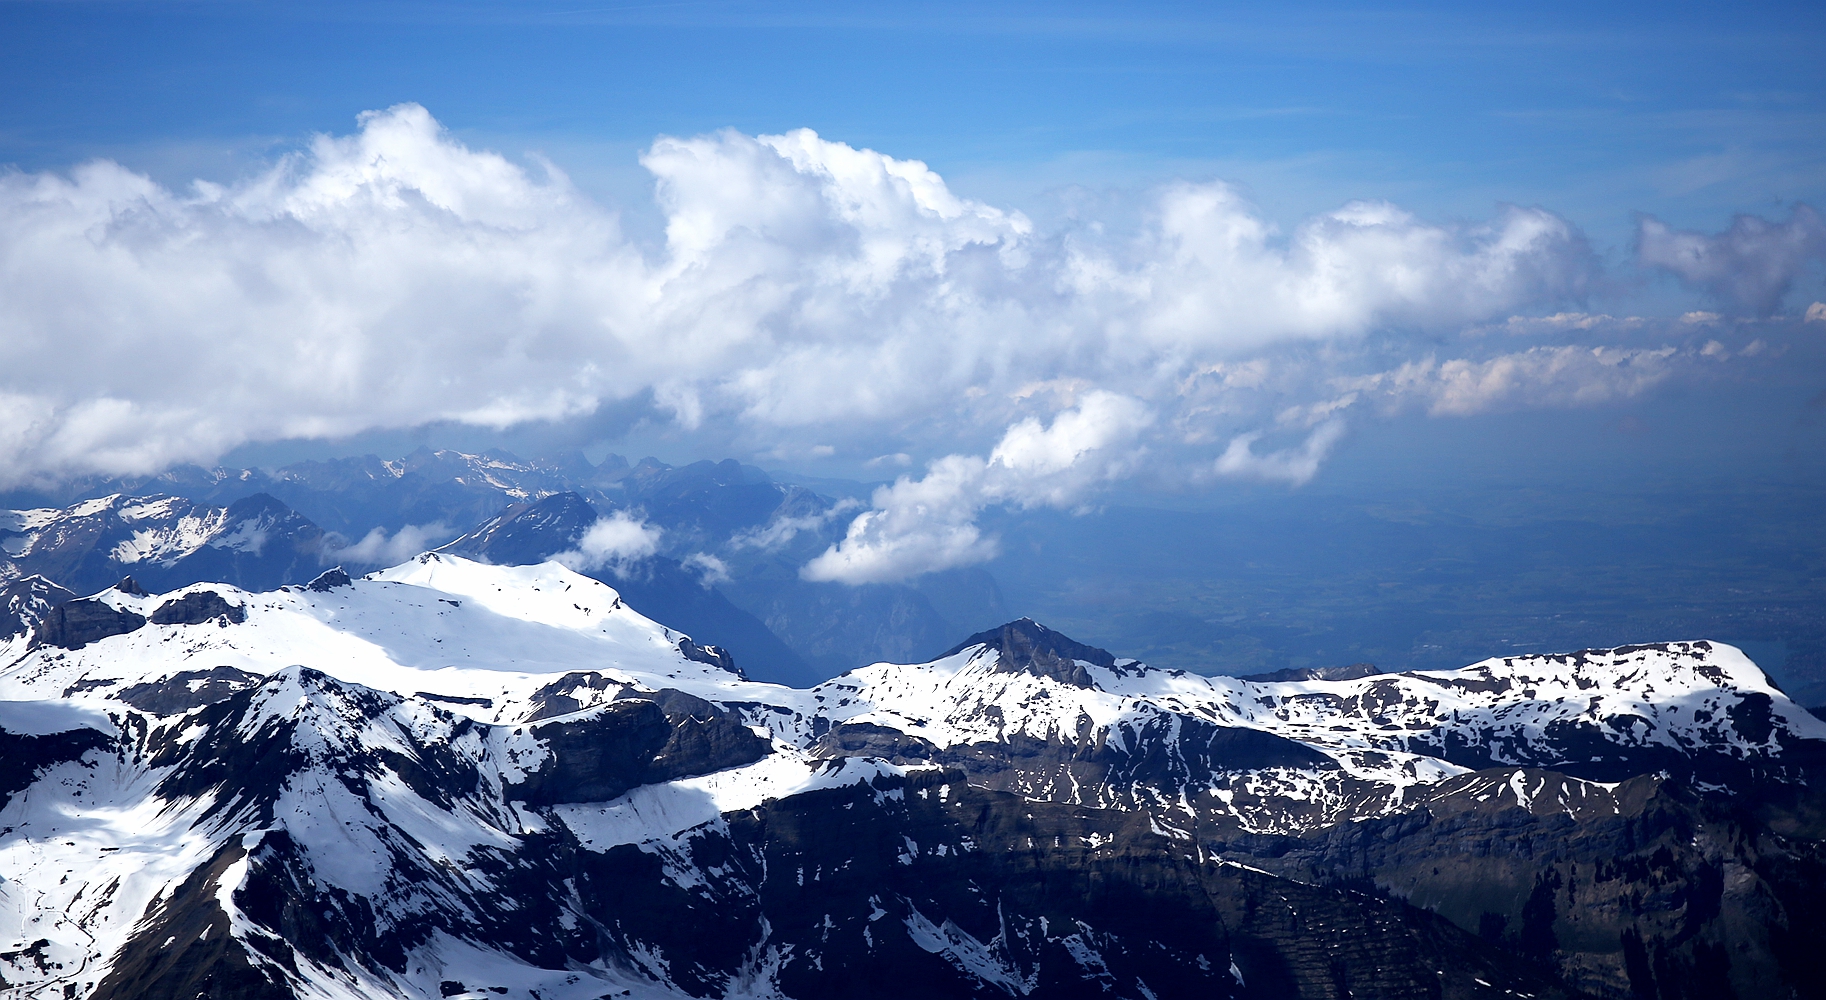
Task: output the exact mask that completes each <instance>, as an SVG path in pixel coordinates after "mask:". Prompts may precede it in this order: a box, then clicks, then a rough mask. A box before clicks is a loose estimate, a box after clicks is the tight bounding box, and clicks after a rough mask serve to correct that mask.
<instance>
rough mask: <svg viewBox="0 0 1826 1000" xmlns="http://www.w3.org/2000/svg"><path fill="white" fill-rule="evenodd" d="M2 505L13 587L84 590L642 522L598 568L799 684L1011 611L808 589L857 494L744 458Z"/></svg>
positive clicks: (190, 477)
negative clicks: (605, 521)
mask: <svg viewBox="0 0 1826 1000" xmlns="http://www.w3.org/2000/svg"><path fill="white" fill-rule="evenodd" d="M4 499H6V500H7V501H8V502H9V503H12V504H15V505H28V506H26V507H25V509H19V510H14V511H10V512H0V584H4V583H5V581H7V580H10V579H18V578H21V577H25V576H31V575H39V576H43V577H44V578H46V579H47V580H49V581H52V582H54V583H56V584H58V585H59V586H63V587H66V588H69V589H72V590H74V591H77V592H81V593H90V592H93V591H95V590H98V589H100V588H102V587H105V586H108V585H109V584H111V583H113V582H114V581H116V580H118V579H120V577H121V576H123V575H133V576H134V577H135V578H136V579H140V580H142V581H143V582H145V583H146V584H147V585H149V586H157V587H161V588H169V587H174V586H180V585H182V584H185V583H193V582H203V581H212V582H224V583H232V584H235V585H237V586H244V587H248V588H251V589H254V590H263V589H268V588H271V587H275V586H279V585H280V584H283V583H301V582H304V581H306V580H309V579H311V578H312V577H313V576H315V575H316V574H317V573H319V572H321V571H322V570H324V569H326V568H328V567H330V566H334V565H339V564H341V565H346V566H348V567H349V568H351V569H354V570H356V571H358V572H359V571H362V570H367V569H374V568H380V567H382V566H385V565H389V564H392V563H394V562H398V561H399V560H401V559H404V558H406V557H407V556H410V555H412V554H415V553H416V552H418V551H420V550H421V549H425V548H432V547H436V546H438V545H440V544H446V543H449V542H451V541H452V540H453V539H454V538H457V536H462V538H461V541H460V543H459V544H460V545H461V546H463V551H467V552H470V553H472V554H476V555H482V556H483V557H484V558H488V559H491V560H493V561H497V562H506V563H514V562H537V561H541V560H543V559H545V558H547V557H549V556H550V555H552V554H555V553H559V552H562V551H564V550H566V549H569V548H572V547H574V545H575V544H576V541H577V539H578V536H580V535H581V534H582V533H583V532H584V531H585V530H586V529H587V528H588V527H589V526H590V524H592V523H593V522H594V521H595V520H596V518H597V517H599V516H604V515H608V514H611V513H614V512H618V511H619V512H630V513H632V514H633V515H635V516H637V517H639V518H640V519H641V520H642V521H643V523H645V524H647V525H649V526H651V527H653V528H656V529H658V532H657V551H656V552H655V553H654V554H653V555H652V557H650V558H647V559H644V560H642V561H641V562H640V563H639V564H638V565H634V566H627V565H618V566H615V567H612V568H597V569H592V570H590V571H589V572H591V573H592V574H593V575H595V576H597V577H599V578H601V579H604V580H605V581H608V582H610V583H611V584H612V585H614V586H616V587H617V588H618V589H619V590H621V591H622V592H623V593H625V594H626V595H627V596H628V599H629V600H630V601H632V602H633V603H635V605H636V606H637V607H639V608H641V610H642V611H644V612H648V613H651V614H652V615H654V616H655V617H656V618H659V619H661V620H664V621H667V622H669V623H672V624H674V625H676V626H678V627H682V628H687V629H690V630H691V631H693V632H694V633H696V634H700V635H704V636H707V637H710V638H711V639H713V640H714V641H717V642H722V643H725V644H727V645H730V646H735V647H739V648H741V649H743V651H744V654H745V655H744V662H745V664H746V665H747V669H748V670H750V671H751V672H752V673H753V674H754V675H755V676H757V677H764V678H766V679H770V680H778V681H783V682H786V683H795V684H811V683H815V682H816V681H818V680H822V679H823V678H825V677H829V676H831V675H832V674H835V673H838V672H839V671H842V670H846V669H848V668H849V667H851V666H854V665H856V664H857V663H866V662H870V661H872V660H878V659H898V660H908V659H918V658H922V657H924V656H929V655H931V654H932V653H934V652H936V651H937V650H940V649H943V648H944V647H945V646H946V645H948V644H949V643H951V642H953V641H955V639H956V637H957V636H958V635H960V634H963V633H965V632H968V631H972V630H974V629H977V628H981V627H984V626H986V625H989V624H993V623H994V622H996V621H999V620H1001V619H1002V618H1005V617H1007V611H1006V608H1005V607H1004V604H1003V600H1002V597H1001V594H1000V591H999V589H998V588H997V586H996V583H995V580H994V579H993V578H992V577H990V576H989V575H988V574H987V573H985V572H983V571H982V570H980V569H977V570H970V569H966V570H955V571H950V572H947V573H941V574H934V575H932V576H929V577H926V578H923V579H922V580H919V581H916V582H914V583H912V584H875V585H869V586H862V587H850V586H844V585H841V584H835V583H814V582H810V581H806V580H803V579H801V578H800V577H799V567H800V566H802V565H803V564H804V563H805V562H806V561H807V560H808V559H810V558H811V557H812V556H814V555H816V554H817V553H819V552H821V551H823V550H824V548H825V547H827V546H828V545H830V544H831V543H832V542H834V541H836V540H837V539H838V538H839V537H841V534H842V531H843V529H844V528H845V527H846V523H845V521H844V520H843V519H842V518H841V516H840V515H842V514H843V513H844V512H846V511H848V510H850V509H851V508H852V507H853V506H854V501H848V502H845V501H842V500H838V499H833V498H831V497H827V496H823V495H820V494H818V493H815V492H813V491H812V490H810V489H807V488H805V487H801V486H794V485H790V484H786V483H781V482H776V481H774V480H773V479H771V478H770V477H769V476H768V475H767V474H766V473H765V472H762V471H761V470H759V469H756V468H754V467H752V466H744V465H741V464H739V463H737V462H735V461H723V462H708V461H706V462H697V463H694V464H691V465H687V466H683V467H673V466H669V465H666V464H664V463H662V462H659V461H658V460H656V459H644V460H642V461H641V462H639V463H636V464H633V465H630V464H629V463H628V462H627V461H626V460H625V459H623V458H621V457H620V456H618V455H609V456H608V457H606V458H605V459H604V460H603V461H602V462H600V463H598V464H595V465H592V464H591V463H590V462H589V461H588V460H587V459H585V458H584V457H583V456H582V455H581V454H571V455H568V456H559V457H557V458H551V459H533V460H522V459H519V458H516V457H514V456H512V455H506V454H501V453H488V454H482V455H471V454H463V453H459V452H453V451H436V452H433V451H430V450H428V449H421V450H419V451H418V452H414V453H413V454H411V455H408V456H406V457H404V458H402V459H399V460H394V461H383V460H381V459H379V458H375V457H373V456H367V457H363V458H350V459H337V460H332V461H311V462H300V463H295V464H293V465H288V466H285V467H282V468H279V469H276V470H272V471H270V472H269V471H263V470H258V469H213V470H205V469H201V468H197V467H180V468H177V469H174V470H171V471H168V472H165V473H163V474H160V475H158V476H153V477H138V478H127V479H120V478H115V479H78V480H72V481H70V482H67V483H63V484H60V485H59V486H58V487H57V488H56V489H55V490H50V491H39V492H35V493H31V492H27V493H15V494H12V495H10V496H8V497H6V498H4ZM33 504H42V505H43V506H29V505H33ZM493 536H499V537H495V538H494V541H492V542H486V541H485V538H487V537H493ZM484 544H486V545H488V549H487V551H486V553H484V552H483V549H482V548H481V546H483V545H484ZM712 567H713V568H712Z"/></svg>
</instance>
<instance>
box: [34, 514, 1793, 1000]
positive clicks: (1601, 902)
mask: <svg viewBox="0 0 1826 1000" xmlns="http://www.w3.org/2000/svg"><path fill="white" fill-rule="evenodd" d="M30 527H31V526H30V525H24V524H21V525H17V526H14V528H15V530H18V531H24V530H26V529H29V528H30ZM220 527H221V526H219V525H211V524H202V523H200V522H199V523H198V524H197V525H194V526H191V528H192V529H194V530H192V534H193V535H195V537H194V538H189V536H186V538H187V539H188V540H180V541H184V544H185V545H189V546H191V547H192V548H194V547H195V545H196V544H202V542H201V541H200V540H201V539H204V538H207V537H213V536H211V535H210V532H211V531H214V530H217V529H219V528H220ZM186 530H191V529H186ZM193 543H194V544H193ZM135 544H139V545H141V546H142V547H143V548H145V549H146V551H145V552H144V553H143V554H140V555H141V556H142V557H143V558H144V559H145V560H155V559H157V558H160V555H159V553H162V552H164V551H166V548H168V547H170V546H172V545H176V544H178V542H177V541H173V540H171V539H163V538H152V537H147V538H145V539H140V540H138V541H136V542H135ZM155 550H156V551H155ZM173 551H175V550H173ZM22 606H23V605H22ZM26 611H27V612H29V613H30V614H29V617H31V618H32V619H33V625H32V627H31V628H30V629H29V630H27V631H23V632H21V633H19V634H17V635H14V636H12V637H11V638H8V639H6V640H5V641H4V644H0V762H3V763H4V764H5V766H4V768H0V995H4V996H8V997H20V998H25V997H32V998H38V997H45V998H52V997H56V998H66V997H135V998H138V997H172V998H178V997H182V998H184V1000H190V998H192V997H197V996H207V997H322V998H331V997H338V998H341V997H347V998H354V997H373V996H397V997H470V998H483V997H488V998H493V997H508V998H515V1000H519V998H537V1000H559V998H567V1000H568V998H584V997H588V998H598V997H607V996H632V997H641V996H650V997H682V996H697V997H704V996H715V997H750V996H752V997H762V996H782V997H795V998H812V997H826V996H829V997H848V996H1020V995H1035V996H1074V997H1075V996H1135V997H1149V998H1156V997H1168V996H1191V995H1197V996H1201V997H1209V996H1270V995H1273V996H1277V997H1279V996H1327V997H1329V996H1338V995H1351V996H1416V997H1419V996H1430V997H1438V996H1453V997H1456V996H1477V995H1492V996H1495V995H1502V994H1503V992H1504V991H1505V990H1508V991H1512V992H1511V993H1510V995H1518V996H1529V995H1532V996H1577V995H1600V996H1602V995H1617V996H1630V995H1636V996H1643V995H1649V996H1661V997H1675V996H1686V995H1689V994H1688V993H1683V992H1680V990H1683V989H1694V990H1697V989H1700V988H1701V987H1702V986H1704V987H1705V988H1707V989H1716V988H1717V987H1718V985H1719V984H1722V985H1723V988H1725V989H1726V990H1728V991H1730V993H1716V992H1713V993H1712V994H1710V995H1718V996H1724V995H1730V994H1731V993H1735V994H1736V995H1739V996H1746V997H1747V996H1751V995H1763V996H1788V995H1795V996H1799V995H1810V994H1807V993H1806V990H1807V989H1809V988H1813V989H1817V988H1818V985H1817V983H1815V984H1814V985H1813V986H1812V987H1809V986H1807V985H1806V983H1807V981H1806V980H1805V978H1804V976H1805V973H1806V970H1807V968H1808V967H1807V965H1806V962H1807V961H1808V960H1809V959H1807V958H1806V957H1805V956H1804V955H1802V956H1801V957H1796V955H1797V954H1799V953H1797V952H1794V948H1793V946H1792V943H1791V942H1790V938H1791V937H1792V936H1793V935H1794V934H1797V933H1799V932H1800V931H1803V930H1806V929H1807V928H1808V926H1809V924H1808V921H1809V920H1814V919H1817V913H1815V911H1808V910H1806V909H1805V908H1806V907H1807V906H1808V905H1812V906H1814V907H1815V908H1816V910H1817V908H1818V907H1819V905H1820V904H1818V903H1817V902H1813V903H1809V902H1808V897H1809V895H1810V894H1809V892H1808V891H1807V888H1808V886H1809V885H1812V886H1813V888H1815V889H1817V888H1819V887H1820V885H1821V884H1826V883H1821V882H1820V881H1818V880H1819V879H1820V878H1821V876H1822V873H1826V852H1823V851H1822V850H1821V849H1820V847H1819V843H1820V840H1819V833H1818V831H1815V830H1813V828H1812V826H1810V825H1809V824H1813V825H1817V824H1819V823H1820V820H1819V819H1818V818H1817V817H1818V816H1819V815H1820V812H1819V810H1818V809H1817V808H1816V806H1817V803H1814V802H1813V799H1812V797H1811V796H1812V793H1811V792H1810V790H1809V776H1810V775H1816V774H1818V773H1820V768H1821V765H1822V762H1823V761H1826V722H1822V721H1821V720H1819V719H1817V718H1815V717H1814V716H1813V715H1811V714H1810V713H1808V712H1807V711H1806V710H1804V709H1802V708H1801V707H1799V706H1797V705H1796V704H1794V703H1793V702H1792V701H1791V700H1789V699H1788V698H1787V697H1786V696H1785V695H1784V694H1783V693H1782V692H1781V690H1780V689H1779V688H1778V687H1776V686H1775V685H1774V684H1773V683H1771V682H1770V680H1769V679H1768V678H1767V677H1766V676H1765V675H1764V673H1763V672H1762V671H1761V670H1760V669H1758V668H1757V666H1756V665H1755V664H1754V663H1752V662H1751V661H1750V660H1749V659H1748V658H1747V657H1746V656H1745V655H1744V654H1743V653H1742V652H1740V651H1739V650H1737V649H1736V648H1733V647H1731V646H1728V645H1723V644H1720V643H1715V642H1707V641H1682V642H1664V643H1653V644H1645V645H1637V646H1628V647H1622V648H1618V649H1610V650H1584V651H1580V652H1575V653H1567V654H1561V655H1551V656H1525V657H1501V658H1494V659H1489V660H1485V661H1482V662H1480V663H1476V664H1472V665H1470V666H1467V667H1464V668H1463V669H1460V670H1452V671H1415V672H1407V673H1369V674H1367V675H1365V676H1358V677H1353V678H1351V679H1343V680H1320V679H1312V680H1296V681H1280V682H1266V681H1250V680H1243V679H1237V678H1231V677H1221V676H1200V675H1196V674H1191V673H1185V672H1181V671H1162V670H1155V669H1151V668H1148V667H1146V666H1145V665H1143V664H1140V663H1137V662H1134V661H1126V660H1118V659H1116V658H1115V657H1113V656H1111V655H1110V654H1109V653H1107V652H1104V651H1103V650H1099V649H1095V648H1093V647H1089V646H1084V645H1081V644H1078V643H1076V642H1074V641H1072V640H1070V639H1067V638H1065V637H1064V636H1061V635H1059V634H1057V633H1055V632H1052V631H1050V630H1048V629H1046V628H1045V627H1043V626H1041V625H1039V624H1037V623H1034V622H1032V621H1028V620H1026V619H1022V620H1020V621H1016V622H1011V623H1009V624H1008V625H1005V626H1002V627H1001V628H999V629H995V630H991V631H989V632H984V633H981V634H979V635H977V636H973V637H971V638H970V639H969V640H967V641H965V642H964V643H962V644H961V645H959V646H958V647H957V648H956V649H954V650H953V651H951V652H950V653H948V654H947V655H945V656H942V657H939V658H938V659H936V660H933V661H932V662H929V663H921V664H911V665H907V664H889V663H878V664H873V665H870V666H866V667H861V668H859V669H856V670H853V671H851V672H849V673H847V674H844V675H842V676H839V677H836V678H834V679H832V680H829V681H826V682H825V683H822V684H819V685H817V686H816V687H813V688H810V689H803V690H802V689H794V688H788V687H782V686H779V685H774V684H764V683H757V682H753V681H750V680H748V679H746V678H745V677H743V676H742V675H741V674H740V673H739V671H738V670H737V669H735V668H736V667H739V663H733V662H732V660H731V657H730V655H729V654H728V653H727V652H726V651H724V650H720V649H717V648H716V647H713V646H704V645H700V644H698V643H695V642H693V641H692V640H691V638H690V637H688V636H685V635H683V634H682V633H680V632H678V631H675V630H673V629H671V628H668V627H666V626H665V625H663V624H661V623H658V622H654V621H652V620H649V619H648V618H646V617H644V616H643V615H641V614H640V613H639V612H637V611H636V610H634V609H633V608H630V607H629V606H627V604H626V603H625V602H624V600H623V599H622V597H621V595H620V594H618V593H617V592H616V591H615V590H614V589H613V588H611V587H610V586H608V585H606V584H604V583H601V582H598V581H596V580H593V579H590V578H587V577H584V576H581V575H578V574H576V573H574V572H572V571H570V570H568V569H566V568H564V567H563V566H560V565H558V564H556V563H543V564H538V565H531V566H514V567H508V566H493V565H486V564H482V563H478V562H474V561H470V560H467V559H463V558H458V557H456V556H452V555H445V554H430V553H428V554H425V555H422V556H419V557H417V558H415V559H413V560H411V561H409V562H407V563H405V564H402V565H400V566H396V567H394V568H391V569H388V570H385V571H382V572H378V573H373V574H370V575H368V576H365V577H361V578H358V579H350V578H348V577H347V576H346V575H343V574H341V573H339V572H334V571H333V572H331V573H326V574H324V576H322V577H320V578H319V579H318V580H317V581H315V582H313V583H312V584H310V585H307V586H288V587H279V588H277V589H275V590H270V591H265V592H260V593H252V592H246V591H242V590H239V589H236V588H234V587H229V586H225V585H222V584H213V583H204V584H193V585H190V586H186V587H182V588H180V589H177V590H173V591H170V592H167V593H160V594H150V593H145V592H144V591H143V590H142V589H141V588H139V587H137V586H133V585H130V584H129V583H127V582H123V584H122V586H120V587H117V588H114V589H110V590H107V591H103V592H101V593H99V594H95V595H93V596H91V597H88V598H83V599H78V600H72V601H66V602H64V603H61V604H57V605H55V606H51V605H49V604H48V603H47V602H43V601H40V602H39V603H38V604H35V605H31V606H29V607H26ZM1758 810H1761V812H1760V813H1758ZM1752 814H1755V815H1752ZM1607 866H1608V867H1607ZM1428 871H1430V872H1431V874H1427V872H1428ZM1581 891H1582V892H1583V895H1581ZM1654 893H1661V894H1663V895H1667V894H1670V893H1672V894H1674V895H1676V896H1679V898H1678V899H1674V900H1672V901H1671V902H1668V903H1667V906H1666V907H1663V908H1662V909H1661V910H1657V909H1656V908H1655V907H1654V906H1652V905H1646V904H1645V903H1644V902H1643V900H1644V898H1645V894H1648V896H1649V897H1651V902H1652V901H1653V900H1652V897H1653V894H1654ZM1632 894H1633V895H1632ZM1818 895H1819V894H1818V893H1817V892H1814V893H1811V896H1814V897H1817V896H1818ZM1702 897H1703V898H1702ZM1632 899H1633V900H1634V902H1633V903H1631V902H1630V900H1632ZM1632 906H1633V907H1634V910H1633V911H1632V909H1631V907H1632ZM1543 914H1545V916H1543ZM1746 914H1749V916H1746ZM1813 929H1815V930H1817V929H1819V928H1818V926H1814V927H1813ZM1784 935H1788V936H1787V937H1785V936H1784ZM1720 955H1722V956H1723V957H1722V958H1720V957H1719V956H1720ZM1721 963H1722V964H1721ZM1708 976H1709V977H1711V978H1709V979H1708V978H1706V977H1708ZM1707 984H1710V985H1707ZM1644 989H1647V990H1651V991H1654V990H1659V991H1660V992H1658V993H1657V992H1649V993H1644V992H1643V990H1644ZM1486 990H1488V991H1489V992H1488V993H1487V994H1486V992H1485V991H1486ZM1757 990H1764V991H1765V992H1761V993H1757V992H1755V991H1757ZM1340 991H1343V992H1340ZM1691 995H1695V996H1697V995H1705V994H1700V993H1692V994H1691Z"/></svg>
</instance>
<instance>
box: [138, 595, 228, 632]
mask: <svg viewBox="0 0 1826 1000" xmlns="http://www.w3.org/2000/svg"><path fill="white" fill-rule="evenodd" d="M246 620H247V608H246V607H244V606H242V605H238V604H230V603H228V602H227V601H226V600H223V598H222V595H221V594H218V593H216V592H215V591H213V590H197V591H192V592H190V593H188V594H185V595H184V596H183V597H179V598H175V599H173V600H169V601H166V602H165V603H163V604H161V605H159V606H158V609H157V610H155V611H153V612H152V624H154V625H201V624H203V623H205V622H210V621H223V622H228V623H230V624H234V625H239V624H241V623H242V622H244V621H246Z"/></svg>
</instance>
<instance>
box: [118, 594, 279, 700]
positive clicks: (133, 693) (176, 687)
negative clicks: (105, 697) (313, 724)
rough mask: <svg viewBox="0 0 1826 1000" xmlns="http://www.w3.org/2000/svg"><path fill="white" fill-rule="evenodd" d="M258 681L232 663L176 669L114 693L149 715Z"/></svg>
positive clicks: (215, 697)
mask: <svg viewBox="0 0 1826 1000" xmlns="http://www.w3.org/2000/svg"><path fill="white" fill-rule="evenodd" d="M153 620H154V621H155V622H156V621H157V620H158V619H157V618H156V617H154V619H153ZM161 624H164V623H161ZM193 624H194V623H193ZM258 683H260V675H259V674H250V673H248V672H247V671H245V670H237V669H235V668H234V667H211V668H209V669H208V670H180V671H178V672H177V673H175V674H172V675H171V676H170V677H167V678H165V679H164V680H161V681H149V682H146V683H142V684H133V685H130V686H128V687H125V688H122V689H121V690H120V692H119V693H118V694H116V695H115V697H117V698H119V699H120V700H122V701H124V702H126V703H127V704H129V705H132V706H133V707H134V708H137V709H139V710H140V711H142V712H150V713H152V714H153V715H182V714H183V713H185V712H188V711H190V710H192V709H196V708H201V707H203V706H204V705H213V704H215V703H216V702H218V701H222V700H225V699H227V698H228V697H230V696H232V695H234V694H236V693H237V692H240V691H245V690H247V689H248V688H250V687H253V686H254V685H256V684H258Z"/></svg>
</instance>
